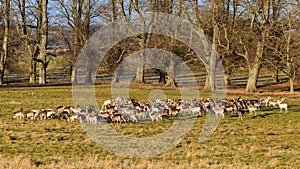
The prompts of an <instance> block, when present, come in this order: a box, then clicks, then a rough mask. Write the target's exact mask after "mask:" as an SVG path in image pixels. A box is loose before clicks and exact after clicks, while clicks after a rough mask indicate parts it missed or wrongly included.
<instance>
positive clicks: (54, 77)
mask: <svg viewBox="0 0 300 169" xmlns="http://www.w3.org/2000/svg"><path fill="white" fill-rule="evenodd" d="M84 77H85V75H82V76H81V78H84ZM37 78H38V77H37ZM112 78H113V76H112V75H109V74H97V75H96V76H95V79H96V81H111V80H112ZM134 78H135V74H124V75H121V76H120V80H121V81H131V80H134ZM205 78H206V77H205V73H195V74H188V73H186V74H184V73H183V74H180V75H175V80H176V81H177V82H178V83H180V84H190V83H193V82H195V80H196V82H198V83H199V82H200V83H203V82H205ZM220 78H223V77H222V76H219V77H218V76H217V77H216V80H217V81H222V80H223V79H220ZM70 79H71V78H70V74H65V73H60V74H59V73H55V74H48V75H47V81H51V82H62V81H64V82H67V81H70ZM144 79H145V81H146V82H157V81H158V80H159V75H158V74H157V73H153V72H147V73H145V76H144ZM278 80H279V81H280V82H286V81H288V77H287V76H285V75H279V76H278ZM273 81H274V78H273V77H272V76H271V75H262V76H259V78H258V82H259V83H271V82H273ZM26 82H29V76H22V75H9V76H4V83H6V84H11V83H14V84H16V83H26ZM231 82H232V83H233V84H234V83H236V84H240V83H246V82H247V77H232V78H231Z"/></svg>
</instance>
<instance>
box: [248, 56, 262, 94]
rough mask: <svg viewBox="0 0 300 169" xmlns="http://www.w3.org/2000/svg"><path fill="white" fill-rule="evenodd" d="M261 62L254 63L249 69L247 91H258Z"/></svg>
mask: <svg viewBox="0 0 300 169" xmlns="http://www.w3.org/2000/svg"><path fill="white" fill-rule="evenodd" d="M260 66H261V65H260V62H259V61H257V62H255V63H254V65H253V67H252V68H251V69H250V70H249V77H248V81H247V87H246V92H251V93H253V92H256V90H257V89H256V84H257V79H258V75H259V70H260Z"/></svg>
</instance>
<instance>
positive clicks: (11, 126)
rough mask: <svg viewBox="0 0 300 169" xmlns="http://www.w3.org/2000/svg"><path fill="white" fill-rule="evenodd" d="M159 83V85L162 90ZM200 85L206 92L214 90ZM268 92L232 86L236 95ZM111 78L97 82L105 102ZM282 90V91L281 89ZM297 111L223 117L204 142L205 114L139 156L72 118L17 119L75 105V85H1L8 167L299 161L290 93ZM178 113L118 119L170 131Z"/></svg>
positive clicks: (132, 133) (288, 164)
mask: <svg viewBox="0 0 300 169" xmlns="http://www.w3.org/2000/svg"><path fill="white" fill-rule="evenodd" d="M156 90H159V89H156ZM152 91H153V89H151V88H148V89H139V88H131V89H129V96H130V97H132V98H138V99H139V100H142V101H144V102H147V101H148V100H149V98H151V92H152ZM161 92H163V93H164V94H165V95H166V97H168V98H174V99H177V98H180V93H179V91H178V90H170V89H165V90H162V91H161ZM209 96H210V93H209V92H202V91H201V92H200V97H203V98H205V97H209ZM238 96H242V97H243V98H246V97H247V98H254V97H264V96H263V95H262V94H261V95H258V96H253V95H243V93H242V92H240V93H238V95H234V94H233V93H230V95H227V97H228V98H232V97H235V98H237V97H238ZM111 97H112V96H111V88H110V86H109V85H100V86H96V98H97V102H98V103H99V105H100V103H102V102H103V101H104V100H106V99H110V98H111ZM274 97H280V95H279V94H278V95H274ZM285 98H286V100H285V101H284V102H285V103H288V104H289V113H287V114H285V113H279V109H278V108H273V109H268V108H263V109H262V110H259V111H258V114H257V116H256V117H254V116H253V115H251V114H246V116H245V118H244V120H243V121H241V120H239V119H238V117H237V116H236V115H234V116H232V115H228V114H226V117H225V118H224V119H222V120H221V121H220V123H219V125H218V127H217V129H216V130H215V132H214V133H213V134H212V135H211V137H210V138H209V139H208V140H207V141H206V142H205V143H203V144H200V143H199V140H198V139H199V133H200V132H201V130H202V127H203V124H204V123H205V118H206V117H205V116H203V117H200V118H197V119H196V122H195V124H194V127H193V128H192V130H191V131H190V132H189V133H188V134H187V135H186V137H185V138H184V139H183V140H182V141H181V142H180V143H179V144H178V145H177V146H175V147H174V148H172V149H170V150H168V151H167V152H165V153H164V154H161V155H159V156H156V157H150V158H139V159H131V158H127V157H122V156H118V155H114V154H111V153H110V152H107V151H105V150H103V149H102V148H101V147H99V146H97V144H96V143H94V142H92V141H91V139H90V138H89V137H88V135H86V134H85V131H84V130H83V128H82V126H81V125H80V124H79V123H68V122H67V121H65V120H54V119H53V120H46V121H39V120H38V121H31V120H22V119H17V120H16V119H12V116H13V114H14V111H16V110H18V109H19V108H21V107H22V108H23V109H24V110H25V111H29V110H30V109H41V108H55V107H56V106H59V105H73V104H74V103H73V98H72V87H70V86H61V87H59V86H58V87H28V88H1V89H0V106H1V113H0V155H1V158H0V166H4V168H34V167H43V168H201V167H202V168H207V167H210V168H222V167H225V168H248V167H249V168H299V167H300V151H299V150H300V137H299V136H300V113H299V112H300V106H299V104H298V103H299V101H300V99H299V98H298V97H294V95H285ZM172 122H173V121H172V120H163V121H158V122H151V123H150V122H149V123H136V124H134V123H127V124H111V126H112V127H113V128H115V129H116V130H117V131H119V132H120V133H122V134H124V135H126V136H129V137H132V138H147V137H152V136H155V135H157V134H159V133H162V132H164V131H166V130H167V129H168V128H169V127H170V126H172Z"/></svg>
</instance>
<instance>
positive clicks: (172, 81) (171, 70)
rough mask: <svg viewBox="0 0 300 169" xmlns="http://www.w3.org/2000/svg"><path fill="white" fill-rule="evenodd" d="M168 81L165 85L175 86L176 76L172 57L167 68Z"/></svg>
mask: <svg viewBox="0 0 300 169" xmlns="http://www.w3.org/2000/svg"><path fill="white" fill-rule="evenodd" d="M167 77H168V79H167V83H166V85H165V86H171V87H175V86H176V83H175V77H174V61H173V60H172V59H171V60H170V64H169V67H168V70H167Z"/></svg>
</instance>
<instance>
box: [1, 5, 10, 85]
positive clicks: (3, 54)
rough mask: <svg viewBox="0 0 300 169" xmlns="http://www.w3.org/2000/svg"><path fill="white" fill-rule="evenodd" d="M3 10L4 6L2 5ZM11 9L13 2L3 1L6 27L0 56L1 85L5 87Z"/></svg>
mask: <svg viewBox="0 0 300 169" xmlns="http://www.w3.org/2000/svg"><path fill="white" fill-rule="evenodd" d="M0 7H1V9H2V4H0ZM10 9H11V0H4V1H3V11H2V10H1V14H2V18H3V26H4V34H3V42H2V51H1V53H0V54H1V56H0V85H3V77H4V71H5V64H6V59H7V55H8V38H9V25H10V17H11V15H10Z"/></svg>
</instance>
